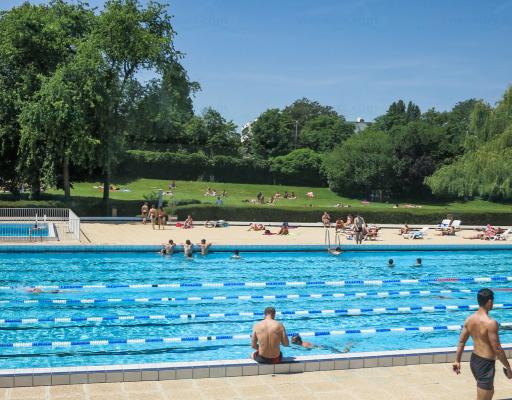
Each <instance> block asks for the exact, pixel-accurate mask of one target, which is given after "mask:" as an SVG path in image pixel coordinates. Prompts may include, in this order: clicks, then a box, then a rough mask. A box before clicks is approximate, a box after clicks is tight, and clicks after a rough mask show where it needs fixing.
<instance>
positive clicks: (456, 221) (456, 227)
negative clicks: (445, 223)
mask: <svg viewBox="0 0 512 400" xmlns="http://www.w3.org/2000/svg"><path fill="white" fill-rule="evenodd" d="M461 223H462V222H461V220H460V219H456V220H455V221H453V222H452V224H451V225H450V226H453V227H454V228H455V230H456V231H460V224H461Z"/></svg>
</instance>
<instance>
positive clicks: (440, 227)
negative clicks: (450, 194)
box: [436, 219, 451, 230]
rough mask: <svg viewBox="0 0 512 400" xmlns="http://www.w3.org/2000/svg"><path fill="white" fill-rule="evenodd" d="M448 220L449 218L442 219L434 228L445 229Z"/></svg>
mask: <svg viewBox="0 0 512 400" xmlns="http://www.w3.org/2000/svg"><path fill="white" fill-rule="evenodd" d="M450 222H451V220H449V219H443V220H442V221H441V223H440V224H439V225H437V227H436V229H438V230H443V229H446V228H448V226H449V225H450Z"/></svg>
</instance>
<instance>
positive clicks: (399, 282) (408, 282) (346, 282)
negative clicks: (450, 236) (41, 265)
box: [0, 276, 512, 291]
mask: <svg viewBox="0 0 512 400" xmlns="http://www.w3.org/2000/svg"><path fill="white" fill-rule="evenodd" d="M510 281H512V276H491V277H457V278H450V277H447V278H420V279H369V280H361V279H348V280H340V281H274V282H184V283H140V284H135V283H133V284H127V283H119V284H116V283H112V284H101V283H99V284H94V285H83V284H76V285H74V284H69V285H35V286H27V287H18V286H0V290H22V291H23V290H27V289H42V290H46V289H47V290H66V289H75V290H76V289H155V288H159V289H177V288H198V287H201V288H221V287H280V286H287V287H305V286H382V285H388V284H390V285H411V284H419V283H427V284H429V283H488V282H510Z"/></svg>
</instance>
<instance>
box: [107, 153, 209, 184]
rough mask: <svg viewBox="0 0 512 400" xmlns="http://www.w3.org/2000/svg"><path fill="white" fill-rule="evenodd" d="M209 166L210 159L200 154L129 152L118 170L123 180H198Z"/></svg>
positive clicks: (118, 174) (117, 174) (117, 173)
mask: <svg viewBox="0 0 512 400" xmlns="http://www.w3.org/2000/svg"><path fill="white" fill-rule="evenodd" d="M208 165H209V161H208V158H207V157H206V156H205V155H203V154H199V153H192V154H186V153H168V152H157V151H144V150H128V151H127V152H126V153H125V155H124V157H123V159H122V161H121V162H120V163H119V165H118V166H117V168H116V173H115V175H116V176H119V177H121V178H153V179H180V180H192V181H195V180H198V179H203V178H205V177H203V175H204V174H205V171H206V170H207V168H208Z"/></svg>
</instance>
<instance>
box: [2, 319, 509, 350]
mask: <svg viewBox="0 0 512 400" xmlns="http://www.w3.org/2000/svg"><path fill="white" fill-rule="evenodd" d="M500 327H512V322H503V323H501V324H500ZM461 329H462V325H434V326H407V327H395V328H366V329H340V330H331V331H312V332H309V331H306V332H289V333H288V336H289V337H292V336H295V335H300V336H302V337H314V336H340V335H353V334H363V335H364V334H376V333H405V332H439V331H459V330H461ZM250 338H251V335H250V334H236V335H232V334H227V335H207V336H181V337H180V336H178V337H152V338H138V339H127V338H114V339H96V340H60V341H37V342H4V343H0V348H28V347H76V346H115V345H123V344H129V345H134V344H150V343H184V342H209V341H217V340H249V339H250ZM6 356H8V354H6Z"/></svg>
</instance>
